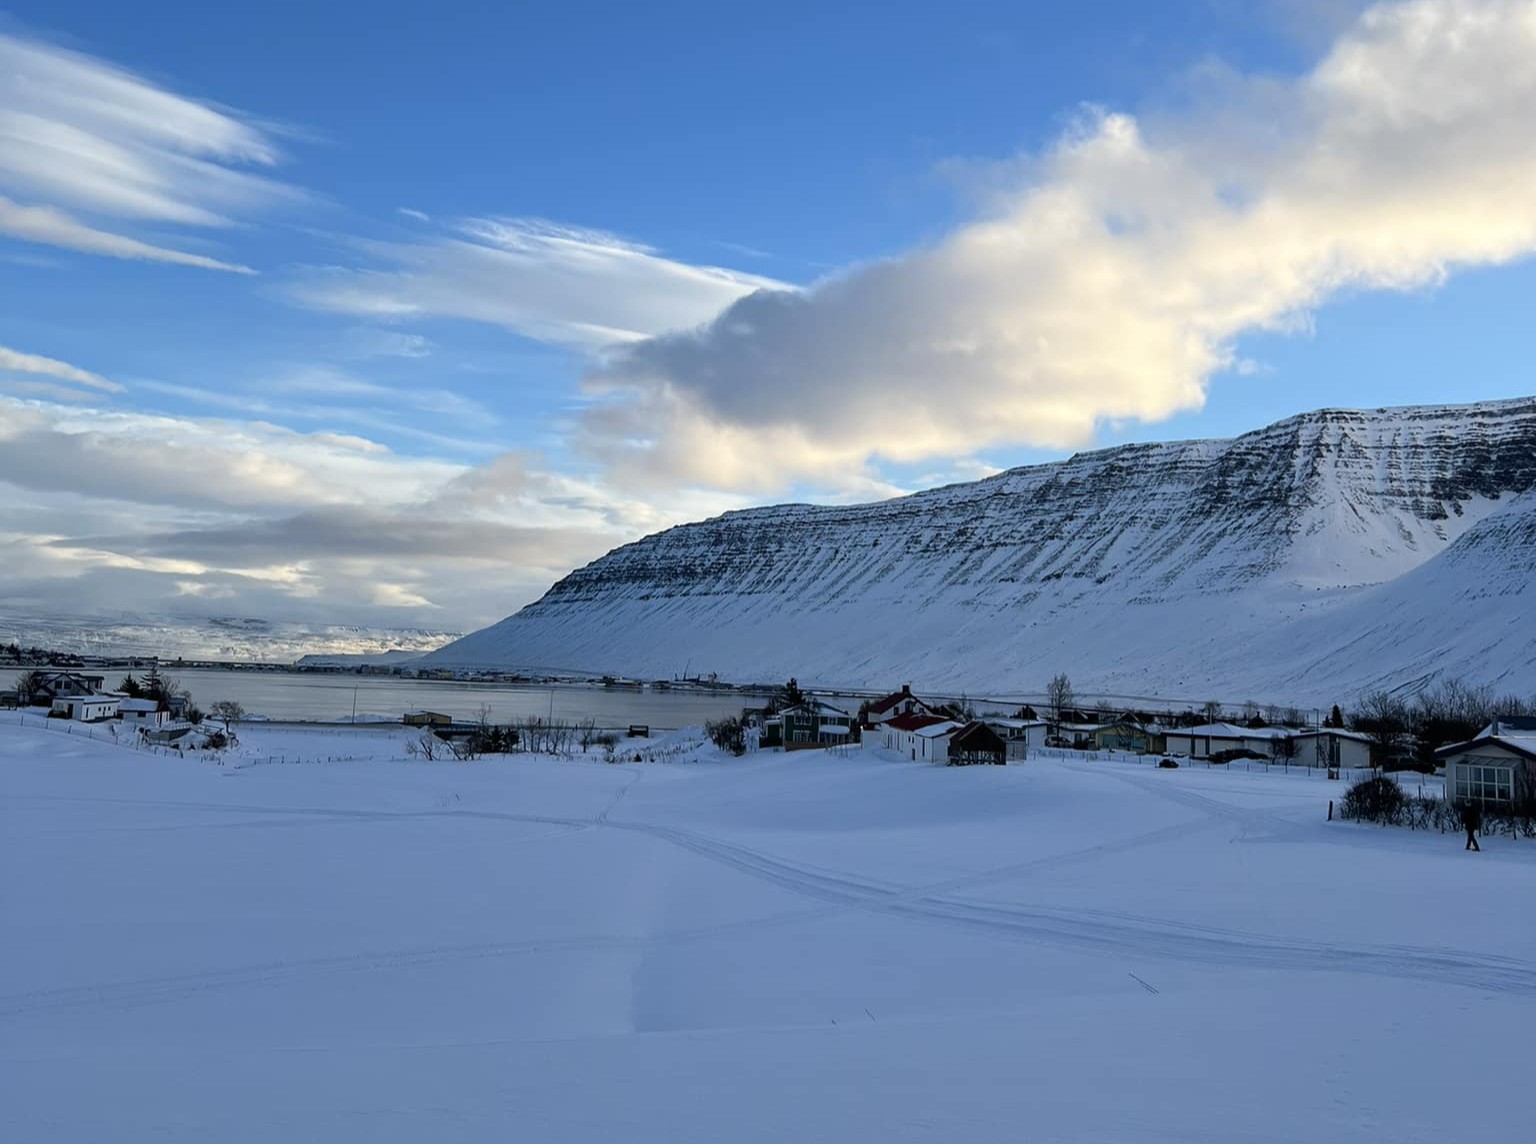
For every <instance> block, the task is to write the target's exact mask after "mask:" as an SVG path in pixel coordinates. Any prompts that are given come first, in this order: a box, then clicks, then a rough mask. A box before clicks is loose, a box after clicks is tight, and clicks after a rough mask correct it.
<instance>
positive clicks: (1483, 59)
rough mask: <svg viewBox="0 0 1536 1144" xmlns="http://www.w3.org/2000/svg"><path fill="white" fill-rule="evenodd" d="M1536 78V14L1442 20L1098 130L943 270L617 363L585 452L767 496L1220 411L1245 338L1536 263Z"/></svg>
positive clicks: (659, 341)
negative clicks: (1223, 387)
mask: <svg viewBox="0 0 1536 1144" xmlns="http://www.w3.org/2000/svg"><path fill="white" fill-rule="evenodd" d="M1533 60H1536V3H1532V2H1530V0H1418V2H1414V3H1405V4H1386V5H1380V6H1377V7H1375V8H1372V9H1371V10H1369V11H1368V12H1366V13H1364V14H1363V15H1362V16H1361V17H1360V18H1359V19H1358V20H1357V21H1356V22H1355V23H1354V24H1353V25H1352V26H1351V27H1350V28H1349V29H1348V30H1347V32H1346V33H1345V34H1344V35H1343V36H1342V38H1340V39H1339V40H1338V41H1337V42H1336V43H1335V44H1334V45H1333V47H1332V48H1331V50H1330V51H1329V52H1328V53H1327V55H1326V56H1325V58H1323V59H1322V61H1321V62H1320V63H1319V64H1318V65H1317V67H1316V68H1315V69H1314V70H1313V71H1312V72H1311V73H1310V74H1307V75H1304V76H1301V77H1299V78H1297V79H1295V80H1292V81H1274V80H1243V79H1241V77H1229V78H1228V80H1227V81H1226V82H1225V83H1224V84H1223V85H1222V91H1221V94H1220V99H1219V100H1218V101H1215V102H1213V103H1212V105H1210V106H1208V107H1207V108H1205V109H1204V110H1199V111H1195V112H1185V113H1182V114H1179V115H1168V116H1162V117H1154V118H1152V119H1149V120H1148V121H1146V122H1145V123H1142V122H1138V121H1137V120H1135V119H1133V118H1131V117H1129V116H1126V115H1120V114H1112V113H1108V112H1099V111H1089V112H1087V113H1085V115H1084V116H1083V120H1082V122H1081V123H1080V124H1079V125H1078V126H1077V127H1076V128H1074V129H1073V130H1072V131H1070V132H1068V134H1067V135H1066V136H1065V137H1064V138H1063V139H1061V140H1060V142H1059V143H1058V144H1057V145H1056V146H1055V147H1054V148H1053V149H1052V150H1051V151H1050V152H1049V153H1048V154H1046V155H1044V156H1042V157H1039V158H1037V159H1033V160H1031V161H1029V162H1028V163H1027V164H1010V165H1005V166H1004V167H1003V168H1002V171H1003V176H1004V177H1005V178H1009V179H1013V180H1015V181H1014V183H1013V185H1012V186H1011V187H1010V188H1009V189H1008V190H1007V192H1006V193H1004V194H1001V195H999V196H997V197H996V198H995V199H994V200H993V202H992V204H991V208H990V209H989V210H988V212H987V213H986V214H985V215H984V217H982V218H980V219H979V220H978V221H976V222H974V223H972V224H970V225H967V226H964V227H962V228H961V229H959V230H957V231H956V232H954V233H953V234H951V235H949V236H948V237H947V238H945V239H944V240H943V241H941V242H939V243H937V244H936V245H933V246H931V247H928V248H925V249H921V250H917V251H914V252H912V253H911V254H908V255H906V256H904V257H900V258H895V259H891V260H889V261H885V262H881V263H878V264H875V265H871V266H867V267H863V268H859V269H856V270H853V271H851V272H850V273H847V274H845V275H842V276H838V277H834V278H832V279H830V280H828V281H825V282H823V283H821V284H819V285H818V286H816V287H815V288H813V289H811V290H809V291H805V292H801V293H787V292H774V291H763V292H758V293H754V294H750V295H748V296H746V297H744V298H742V299H740V300H739V301H737V302H735V303H734V304H733V305H732V306H731V307H730V308H728V309H727V310H726V311H725V312H724V313H723V314H721V315H720V316H719V317H718V318H717V319H715V320H714V321H713V322H712V323H710V324H709V325H708V326H707V327H706V328H703V329H700V330H693V331H686V332H681V333H672V334H667V335H665V336H662V337H658V338H654V339H652V340H649V341H645V342H640V343H637V344H633V345H629V346H626V347H623V348H622V349H620V350H618V351H617V352H616V353H615V354H614V355H613V356H612V357H611V358H610V360H609V362H608V363H607V364H606V365H605V366H604V367H603V368H601V369H600V370H598V371H597V372H596V373H595V374H594V375H593V376H592V377H591V378H590V379H589V385H590V387H591V388H592V389H593V391H594V392H595V393H596V394H598V395H599V396H600V398H601V399H600V400H599V401H597V402H596V403H595V404H594V405H593V407H592V408H591V409H590V411H589V412H588V414H587V422H586V431H587V437H588V444H589V445H590V446H591V448H592V449H593V451H594V453H595V454H596V455H601V456H603V457H607V458H612V457H615V456H617V457H618V458H619V461H618V463H617V468H618V470H619V472H620V475H621V476H622V477H623V478H624V479H635V478H645V479H649V480H651V481H658V482H668V483H671V482H678V481H682V482H692V483H697V484H699V485H707V486H711V487H717V488H719V487H724V488H740V489H752V490H758V491H765V490H776V489H780V488H782V487H784V486H785V485H786V484H787V483H789V482H790V481H792V480H794V479H796V478H808V479H813V480H817V481H823V482H832V483H835V482H838V481H843V480H846V479H848V477H849V475H850V474H852V475H853V476H854V477H855V478H859V477H861V476H862V475H864V474H866V473H867V468H868V465H869V463H870V461H871V458H876V457H883V458H886V459H890V460H894V461H900V462H912V461H917V460H920V459H923V458H929V457H958V456H965V455H970V454H974V453H975V452H977V451H978V450H980V449H984V448H986V447H988V446H990V445H994V444H1003V443H1008V444H1030V445H1039V446H1047V447H1054V448H1066V447H1076V446H1081V445H1083V444H1085V443H1088V442H1090V441H1091V439H1092V438H1093V435H1094V432H1095V428H1096V426H1098V425H1099V424H1100V423H1102V422H1105V421H1109V420H1112V419H1121V420H1138V421H1143V422H1147V421H1155V420H1158V419H1162V418H1166V417H1168V416H1170V415H1172V414H1174V413H1176V412H1179V411H1182V410H1190V409H1195V408H1198V407H1199V406H1200V405H1201V403H1202V402H1203V400H1204V396H1205V388H1206V385H1207V383H1208V381H1209V379H1210V378H1211V377H1212V375H1213V374H1215V373H1216V372H1218V371H1220V370H1223V369H1226V368H1232V367H1238V368H1241V364H1240V363H1239V362H1238V361H1237V359H1236V356H1235V353H1234V349H1233V346H1234V340H1235V339H1236V338H1237V337H1238V336H1240V335H1241V334H1243V333H1245V332H1249V331H1254V330H1260V329H1288V328H1295V327H1296V326H1297V325H1298V324H1300V323H1304V322H1305V321H1306V319H1307V316H1308V314H1309V313H1310V311H1311V310H1312V309H1313V308H1315V307H1317V306H1318V305H1320V304H1322V303H1323V302H1325V301H1326V300H1327V299H1328V298H1329V297H1331V296H1332V295H1334V294H1336V293H1337V292H1338V291H1340V290H1343V289H1347V288H1354V289H1409V288H1415V287H1420V286H1424V285H1431V284H1434V283H1436V282H1438V281H1440V280H1441V279H1442V278H1443V277H1444V276H1445V275H1447V274H1449V273H1451V272H1453V271H1454V270H1455V269H1456V268H1458V267H1461V266H1470V265H1494V264H1498V263H1502V262H1507V261H1509V260H1511V259H1515V258H1519V257H1522V256H1525V255H1528V254H1530V253H1532V252H1533V251H1536V198H1533V197H1532V196H1531V195H1529V194H1525V193H1523V192H1522V191H1521V190H1520V188H1524V187H1529V186H1532V185H1536V133H1533V132H1532V131H1531V130H1530V124H1531V122H1533V121H1536V67H1533V66H1532V61H1533ZM1021 171H1023V172H1026V173H1027V174H1026V176H1025V177H1024V178H1023V180H1022V181H1019V179H1020V172H1021Z"/></svg>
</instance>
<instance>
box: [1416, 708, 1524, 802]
mask: <svg viewBox="0 0 1536 1144" xmlns="http://www.w3.org/2000/svg"><path fill="white" fill-rule="evenodd" d="M1435 758H1436V759H1437V760H1438V761H1440V762H1441V763H1443V764H1444V765H1445V796H1446V798H1448V799H1452V800H1455V801H1457V802H1463V801H1477V802H1491V803H1501V804H1509V803H1514V802H1517V801H1518V802H1526V801H1527V800H1533V799H1536V716H1530V715H1520V716H1513V715H1506V716H1502V717H1500V718H1498V719H1495V720H1494V721H1493V722H1492V723H1490V724H1489V725H1488V726H1487V727H1485V728H1484V729H1483V732H1482V734H1480V735H1478V736H1477V738H1475V739H1472V740H1470V741H1469V742H1466V743H1453V744H1451V745H1450V746H1448V747H1441V748H1440V749H1439V750H1438V751H1436V752H1435Z"/></svg>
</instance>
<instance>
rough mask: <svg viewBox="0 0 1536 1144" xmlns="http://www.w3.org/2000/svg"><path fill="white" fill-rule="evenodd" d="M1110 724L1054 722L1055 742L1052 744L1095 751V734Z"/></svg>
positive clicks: (1096, 744)
mask: <svg viewBox="0 0 1536 1144" xmlns="http://www.w3.org/2000/svg"><path fill="white" fill-rule="evenodd" d="M1109 726H1112V724H1109V723H1066V722H1062V723H1058V724H1056V735H1055V738H1056V742H1055V743H1054V744H1052V745H1053V746H1061V747H1071V748H1073V749H1074V750H1078V751H1096V750H1098V749H1099V744H1098V740H1097V738H1095V736H1097V735H1098V733H1099V732H1100V731H1102V730H1103V729H1104V728H1106V727H1109Z"/></svg>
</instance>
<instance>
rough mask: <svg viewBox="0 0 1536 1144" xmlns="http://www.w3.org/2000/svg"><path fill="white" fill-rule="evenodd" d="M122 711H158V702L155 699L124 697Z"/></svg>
mask: <svg viewBox="0 0 1536 1144" xmlns="http://www.w3.org/2000/svg"><path fill="white" fill-rule="evenodd" d="M123 710H124V711H158V710H160V703H159V701H158V700H155V699H124V700H123Z"/></svg>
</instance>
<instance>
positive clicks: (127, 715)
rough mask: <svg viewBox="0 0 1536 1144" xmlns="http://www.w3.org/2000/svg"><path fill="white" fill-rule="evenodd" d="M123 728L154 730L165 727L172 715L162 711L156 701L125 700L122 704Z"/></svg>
mask: <svg viewBox="0 0 1536 1144" xmlns="http://www.w3.org/2000/svg"><path fill="white" fill-rule="evenodd" d="M120 710H121V712H122V719H123V726H124V727H127V728H130V729H132V730H136V731H138V730H152V729H154V728H156V727H163V726H165V724H166V723H167V722H168V721H169V720H170V716H171V713H170V712H169V711H162V710H161V709H160V702H159V700H156V699H124V700H123V701H122V703H121V704H120Z"/></svg>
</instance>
